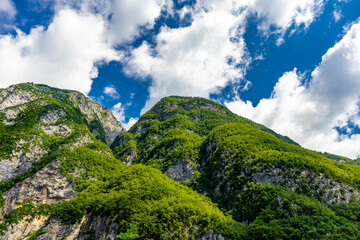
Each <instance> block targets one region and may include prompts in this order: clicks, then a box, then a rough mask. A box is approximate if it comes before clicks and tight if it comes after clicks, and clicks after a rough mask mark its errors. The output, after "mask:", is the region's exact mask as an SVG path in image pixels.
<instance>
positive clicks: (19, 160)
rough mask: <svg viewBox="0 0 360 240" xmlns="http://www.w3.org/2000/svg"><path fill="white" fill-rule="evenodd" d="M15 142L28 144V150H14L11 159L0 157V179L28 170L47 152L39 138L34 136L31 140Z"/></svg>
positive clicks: (6, 178)
mask: <svg viewBox="0 0 360 240" xmlns="http://www.w3.org/2000/svg"><path fill="white" fill-rule="evenodd" d="M17 144H19V145H24V144H29V151H28V152H22V151H20V152H15V153H14V154H13V156H12V158H11V159H1V158H0V181H4V180H8V179H10V178H13V177H16V176H17V175H19V174H21V173H24V172H26V171H28V170H29V169H30V168H31V167H32V165H33V164H34V163H35V162H38V161H39V160H40V159H41V157H42V156H43V155H44V154H45V153H46V152H47V150H46V149H44V148H43V147H42V146H41V139H39V138H38V137H36V136H35V137H34V138H33V139H32V141H26V142H25V141H19V142H18V143H17Z"/></svg>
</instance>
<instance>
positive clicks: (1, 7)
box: [0, 0, 17, 19]
mask: <svg viewBox="0 0 360 240" xmlns="http://www.w3.org/2000/svg"><path fill="white" fill-rule="evenodd" d="M16 13H17V11H16V8H15V4H14V3H13V2H12V1H11V0H1V1H0V14H1V15H2V16H4V15H6V18H9V19H13V18H14V17H15V16H16ZM1 18H2V17H0V19H1Z"/></svg>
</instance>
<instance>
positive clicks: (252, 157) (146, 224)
mask: <svg viewBox="0 0 360 240" xmlns="http://www.w3.org/2000/svg"><path fill="white" fill-rule="evenodd" d="M0 109H1V112H0V120H1V121H0V139H1V145H0V161H1V162H0V171H2V172H0V173H1V174H2V176H1V182H0V194H1V196H0V197H1V198H0V206H1V210H0V233H1V234H2V236H3V237H2V239H15V238H14V236H21V239H48V238H46V236H50V235H53V236H55V235H56V239H106V238H105V237H103V236H105V235H106V234H107V235H106V236H108V235H109V232H110V230H111V229H113V230H114V232H115V233H116V234H115V235H113V236H114V237H113V238H112V237H111V238H110V237H108V239H359V236H360V201H359V197H360V195H359V191H360V171H359V168H358V167H357V166H358V160H352V159H348V158H344V157H341V156H336V155H332V154H329V153H317V152H313V151H310V150H307V149H304V148H302V147H301V146H299V144H297V143H296V142H294V141H292V140H291V139H290V138H288V137H286V136H282V135H280V134H277V133H275V132H274V131H272V130H270V129H268V128H266V127H265V126H263V125H260V124H257V123H255V122H253V121H251V120H249V119H246V118H242V117H240V116H237V115H235V114H234V113H232V112H230V111H229V110H228V109H227V108H225V107H224V106H222V105H220V104H218V103H215V102H213V101H210V100H207V99H204V98H195V97H176V96H172V97H167V98H164V99H162V100H161V101H159V102H158V103H157V104H156V105H155V106H154V107H153V108H152V109H151V110H149V111H148V112H147V113H145V114H144V115H142V116H141V117H140V119H139V121H138V122H137V123H136V124H135V125H134V126H132V127H131V129H130V130H129V131H125V130H124V129H123V128H122V127H121V125H119V124H120V123H118V122H117V121H116V120H115V119H114V117H113V116H112V115H111V113H109V112H108V111H107V109H105V108H102V107H101V106H100V105H98V104H97V103H94V102H91V101H90V100H89V99H88V98H86V97H85V96H83V95H82V94H81V93H78V92H74V91H69V90H61V89H55V88H50V87H48V86H45V85H35V84H30V83H29V84H19V85H15V86H12V87H10V88H8V89H2V90H0ZM109 122H111V124H109ZM114 129H116V131H115V130H114ZM115 132H116V133H117V134H116V135H117V137H116V138H114V137H113V136H114V133H115ZM112 139H114V140H113V141H112ZM27 156H30V157H28V158H27ZM12 168H13V169H14V170H13V171H12V172H10V170H9V169H12ZM48 172H50V173H51V174H49V173H48ZM5 173H6V174H5ZM61 184H62V185H61ZM60 185H61V186H60ZM24 186H25V187H26V188H27V189H30V188H29V186H31V187H33V189H34V190H33V192H32V193H23V192H22V191H23V190H22V189H23V188H25V187H24ZM54 189H56V191H55V190H54ZM59 189H61V191H62V192H64V194H62V195H61V194H58V193H59V191H60V190H59ZM44 191H45V192H46V194H44ZM27 192H29V191H27ZM31 194H32V195H31ZM94 216H95V217H94ZM92 217H94V219H95V218H96V217H98V218H105V219H106V221H104V222H103V223H102V224H103V225H104V227H103V228H102V227H100V225H99V226H97V228H98V229H104V230H103V232H104V234H105V232H106V234H105V235H101V237H99V236H100V235H99V236H98V235H96V234H97V231H98V230H94V228H90V227H88V226H86V224H85V223H84V222H86V221H90V222H91V221H93V222H94V221H95V220H91V219H93V218H92ZM89 219H90V220H89ZM35 223H36V224H35ZM31 224H32V226H30V225H31ZM91 226H92V225H91ZM76 228H78V230H77V232H76V231H75V230H74V229H76ZM54 229H60V230H61V231H60V230H54ZM84 229H86V231H85V230H84ZM89 229H90V230H89ZM54 231H55V232H54ZM20 232H21V234H20ZM75 232H76V234H75ZM16 234H18V235H16ZM19 234H20V235H19ZM54 234H55V235H54Z"/></svg>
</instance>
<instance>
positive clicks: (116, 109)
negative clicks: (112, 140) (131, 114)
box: [111, 102, 138, 130]
mask: <svg viewBox="0 0 360 240" xmlns="http://www.w3.org/2000/svg"><path fill="white" fill-rule="evenodd" d="M111 111H112V112H113V114H114V116H115V117H116V119H117V120H119V121H120V122H121V125H122V126H123V127H124V128H125V129H126V130H129V129H130V128H131V126H132V125H134V124H135V123H136V122H137V121H138V118H130V119H129V121H128V122H125V106H123V105H122V104H121V103H120V102H119V103H117V104H115V105H114V106H113V107H112V108H111Z"/></svg>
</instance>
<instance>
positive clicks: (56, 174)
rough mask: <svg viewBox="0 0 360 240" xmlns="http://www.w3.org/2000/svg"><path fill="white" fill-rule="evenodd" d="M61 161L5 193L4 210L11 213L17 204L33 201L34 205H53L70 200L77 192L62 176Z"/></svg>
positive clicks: (53, 163) (51, 164) (54, 161)
mask: <svg viewBox="0 0 360 240" xmlns="http://www.w3.org/2000/svg"><path fill="white" fill-rule="evenodd" d="M59 165H60V162H59V160H53V161H52V162H50V163H49V164H48V165H47V166H46V167H45V168H43V169H42V170H40V171H39V172H37V173H36V174H35V175H34V176H33V177H30V178H27V179H25V180H24V181H21V182H18V183H17V184H16V185H15V186H14V187H12V188H11V189H10V190H9V191H7V192H5V193H4V196H3V197H4V201H5V207H4V210H5V211H6V212H7V211H11V210H13V209H14V208H15V203H16V202H23V201H25V200H31V201H32V202H34V203H45V204H52V203H58V202H60V201H62V200H64V199H70V198H72V197H73V196H75V194H76V192H75V191H74V190H73V188H72V184H71V183H70V182H69V181H68V180H67V178H66V177H64V176H63V175H61V173H60V170H59Z"/></svg>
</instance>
